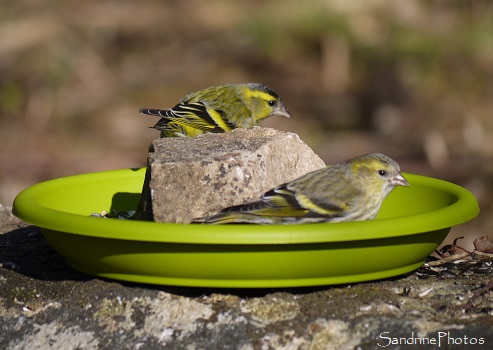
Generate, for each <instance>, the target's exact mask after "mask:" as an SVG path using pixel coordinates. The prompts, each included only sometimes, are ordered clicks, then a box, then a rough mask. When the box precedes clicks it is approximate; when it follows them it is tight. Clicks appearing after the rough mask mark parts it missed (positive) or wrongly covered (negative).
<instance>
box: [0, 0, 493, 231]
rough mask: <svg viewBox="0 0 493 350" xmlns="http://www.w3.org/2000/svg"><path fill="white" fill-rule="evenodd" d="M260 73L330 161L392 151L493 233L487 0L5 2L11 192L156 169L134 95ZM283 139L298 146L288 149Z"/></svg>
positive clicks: (285, 123)
mask: <svg viewBox="0 0 493 350" xmlns="http://www.w3.org/2000/svg"><path fill="white" fill-rule="evenodd" d="M249 81H251V82H260V83H264V84H266V85H268V86H270V87H272V88H273V89H274V90H276V91H277V92H278V93H279V94H280V95H281V96H282V98H283V99H284V102H285V105H286V106H287V107H288V108H289V110H290V112H291V113H292V115H293V117H294V118H293V119H292V120H286V119H282V120H281V119H274V118H271V119H270V120H267V121H265V122H264V123H262V124H261V125H262V126H269V127H274V128H278V129H281V130H288V131H292V132H296V133H298V134H299V135H300V136H301V138H302V139H303V140H304V141H305V142H306V143H307V144H308V145H309V146H311V147H312V148H313V149H314V150H315V151H316V152H317V153H318V154H319V155H320V156H321V157H322V159H324V161H325V162H326V163H333V162H338V161H342V160H345V159H347V158H350V157H353V156H356V155H359V154H363V153H369V152H376V151H378V152H383V153H386V154H388V155H390V156H392V157H393V158H395V159H397V160H398V161H399V162H400V163H401V167H402V168H403V171H405V172H412V173H419V174H423V175H430V176H434V177H439V178H442V179H445V180H448V181H452V182H455V183H458V184H460V185H462V186H464V187H466V188H468V189H469V190H471V191H472V192H473V193H474V194H475V195H476V197H477V198H478V200H479V202H480V206H481V208H482V213H481V214H480V216H479V217H478V219H476V220H474V221H473V222H471V223H468V224H466V225H462V226H460V227H458V228H456V229H454V230H453V231H452V233H453V235H454V236H458V235H460V234H467V235H469V236H471V237H473V236H474V237H476V236H480V235H490V237H491V227H492V226H493V219H492V218H491V215H490V213H491V195H492V192H493V191H492V184H493V181H492V179H493V178H492V176H493V163H492V159H493V138H492V136H493V135H492V134H493V118H492V112H493V98H492V97H493V3H491V2H490V1H418V0H407V1H399V2H397V1H392V0H368V1H359V2H356V1H353V2H350V1H344V0H337V1H328V0H326V1H323V0H313V1H304V2H302V1H293V0H289V1H287V0H283V1H281V0H277V1H274V0H273V1H253V0H251V1H220V0H214V1H212V0H209V1H205V0H204V1H200V0H193V1H177V0H176V1H116V0H115V1H62V2H60V1H42V0H31V1H2V2H1V3H0V138H1V143H0V145H1V147H0V203H1V204H3V205H5V206H10V205H11V204H12V201H13V198H14V197H15V195H16V194H17V193H18V192H19V191H21V190H22V189H24V188H25V187H27V186H30V185H32V184H35V183H37V182H39V181H42V180H47V179H51V178H56V177H61V176H66V175H71V174H76V173H85V172H91V171H101V170H108V169H117V168H126V167H141V166H144V165H145V162H146V155H147V149H148V146H149V144H150V142H151V140H152V139H154V138H156V137H157V136H158V133H157V132H156V131H155V130H152V129H148V128H147V127H148V126H151V125H153V124H154V123H155V122H156V119H153V118H151V117H146V116H142V115H140V114H138V112H137V109H138V108H139V107H163V108H164V107H172V106H173V105H175V104H176V103H177V102H178V100H179V99H180V98H181V97H183V96H184V95H185V94H187V93H189V92H192V91H195V90H199V89H202V88H205V87H208V86H210V85H216V84H221V83H237V82H249ZM287 151H288V150H287Z"/></svg>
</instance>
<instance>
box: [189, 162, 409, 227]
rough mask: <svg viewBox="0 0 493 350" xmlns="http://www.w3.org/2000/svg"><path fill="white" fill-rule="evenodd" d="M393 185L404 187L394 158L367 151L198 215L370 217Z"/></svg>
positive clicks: (249, 219)
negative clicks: (252, 197)
mask: <svg viewBox="0 0 493 350" xmlns="http://www.w3.org/2000/svg"><path fill="white" fill-rule="evenodd" d="M395 186H409V183H408V182H407V181H406V180H405V179H404V177H403V176H402V175H401V174H400V167H399V164H397V162H396V161H394V160H393V159H391V158H389V157H387V156H385V155H383V154H380V153H372V154H368V155H364V156H360V157H356V158H353V159H351V160H349V161H347V162H345V163H341V164H336V165H332V166H328V167H326V168H324V169H320V170H317V171H314V172H311V173H308V174H306V175H304V176H302V177H300V178H298V179H296V180H293V181H291V182H288V183H285V184H283V185H281V186H278V187H276V188H274V189H272V190H270V191H268V192H266V193H264V194H263V196H262V198H261V199H260V200H259V201H256V202H252V203H247V204H242V205H237V206H233V207H229V208H226V209H224V210H222V211H221V212H220V213H219V214H217V215H214V216H211V217H208V218H203V219H198V220H197V222H205V223H213V224H230V223H252V224H299V223H313V222H342V221H363V220H373V219H374V218H375V217H376V215H377V213H378V211H379V210H380V206H381V204H382V202H383V200H384V199H385V198H386V197H387V195H388V194H389V193H390V192H391V191H392V190H393V188H394V187H395Z"/></svg>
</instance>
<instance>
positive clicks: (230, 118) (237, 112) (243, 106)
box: [139, 83, 291, 137]
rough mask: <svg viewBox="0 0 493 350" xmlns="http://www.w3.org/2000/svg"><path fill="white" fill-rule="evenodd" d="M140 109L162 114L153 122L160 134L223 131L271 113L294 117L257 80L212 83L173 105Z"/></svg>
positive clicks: (167, 135) (173, 135)
mask: <svg viewBox="0 0 493 350" xmlns="http://www.w3.org/2000/svg"><path fill="white" fill-rule="evenodd" d="M139 112H140V113H142V114H147V115H154V116H158V117H161V119H160V120H159V121H158V122H157V123H156V125H154V126H153V128H155V129H157V130H160V131H161V137H175V136H189V137H194V136H197V135H200V134H203V133H208V132H212V133H221V132H226V131H230V130H233V129H236V128H248V127H251V126H254V125H257V124H258V123H259V122H260V121H262V120H264V119H266V118H268V117H271V116H283V117H288V118H290V117H291V116H290V114H289V112H288V110H287V109H286V108H285V107H284V105H283V103H282V101H281V98H280V97H279V95H278V94H277V93H276V92H275V91H274V90H272V89H270V88H268V87H266V86H264V85H261V84H254V83H246V84H227V85H218V86H212V87H209V88H207V89H204V90H200V91H197V92H193V93H191V94H189V95H187V96H185V97H184V98H183V99H181V100H180V102H179V103H178V104H177V105H176V106H175V107H173V108H170V109H153V108H141V109H140V110H139Z"/></svg>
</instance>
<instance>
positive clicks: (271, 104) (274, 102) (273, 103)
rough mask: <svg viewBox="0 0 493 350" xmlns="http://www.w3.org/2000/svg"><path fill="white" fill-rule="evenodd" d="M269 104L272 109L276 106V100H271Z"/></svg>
mask: <svg viewBox="0 0 493 350" xmlns="http://www.w3.org/2000/svg"><path fill="white" fill-rule="evenodd" d="M267 104H268V105H269V106H271V107H272V106H274V105H275V104H276V100H269V101H267Z"/></svg>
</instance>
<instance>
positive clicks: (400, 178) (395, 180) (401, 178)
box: [390, 174, 410, 187]
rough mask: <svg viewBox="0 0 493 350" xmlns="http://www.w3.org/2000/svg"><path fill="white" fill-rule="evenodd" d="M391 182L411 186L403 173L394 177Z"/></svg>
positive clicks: (396, 184) (395, 184)
mask: <svg viewBox="0 0 493 350" xmlns="http://www.w3.org/2000/svg"><path fill="white" fill-rule="evenodd" d="M390 183H391V184H392V186H404V187H408V186H410V185H409V182H407V180H406V179H405V178H404V176H402V175H401V174H399V175H397V176H395V177H393V178H392V180H390Z"/></svg>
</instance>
